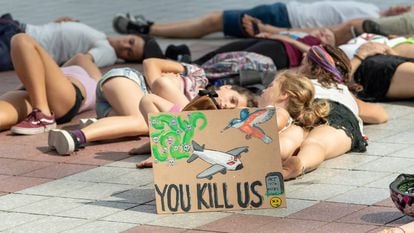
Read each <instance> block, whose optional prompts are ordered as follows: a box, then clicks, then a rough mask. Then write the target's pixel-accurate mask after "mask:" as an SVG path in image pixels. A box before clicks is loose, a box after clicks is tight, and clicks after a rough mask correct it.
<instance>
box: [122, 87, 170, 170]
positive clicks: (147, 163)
mask: <svg viewBox="0 0 414 233" xmlns="http://www.w3.org/2000/svg"><path fill="white" fill-rule="evenodd" d="M172 107H173V103H171V102H170V101H168V100H165V99H163V98H161V97H159V96H156V95H152V94H151V95H147V96H145V97H144V98H143V99H142V100H141V103H140V109H141V112H142V113H143V115H144V116H147V115H148V113H156V112H167V111H169V110H170V109H171V108H172ZM147 122H148V119H147ZM143 153H145V154H147V153H151V147H150V142H148V143H145V144H143V145H140V146H139V147H136V148H133V149H132V150H130V151H129V154H143ZM148 167H152V157H149V158H147V159H146V160H144V161H141V162H139V163H137V168H148Z"/></svg>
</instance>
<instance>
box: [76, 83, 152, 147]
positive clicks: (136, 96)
mask: <svg viewBox="0 0 414 233" xmlns="http://www.w3.org/2000/svg"><path fill="white" fill-rule="evenodd" d="M102 89H103V92H104V95H105V97H106V98H107V100H108V102H109V103H110V104H111V106H112V108H113V109H112V112H111V113H110V115H111V116H110V117H106V118H102V119H99V120H98V121H97V122H95V123H93V124H91V125H89V126H87V127H85V128H83V129H82V132H83V133H84V134H85V138H86V141H88V142H91V141H98V140H108V139H116V138H122V137H127V136H138V135H145V134H148V126H147V124H146V122H145V120H144V117H143V116H142V114H141V112H140V111H139V102H140V101H141V98H142V97H143V96H144V94H143V93H142V90H141V88H140V87H139V86H138V85H137V84H136V83H135V82H134V81H132V80H130V79H127V78H124V77H115V78H111V79H109V80H108V81H106V82H105V83H104V84H103V86H102Z"/></svg>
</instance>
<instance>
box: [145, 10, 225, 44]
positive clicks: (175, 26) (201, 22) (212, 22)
mask: <svg viewBox="0 0 414 233" xmlns="http://www.w3.org/2000/svg"><path fill="white" fill-rule="evenodd" d="M222 30H223V12H222V11H217V12H212V13H210V14H208V15H206V16H203V17H200V18H196V19H188V20H184V21H180V22H174V23H154V24H153V25H152V26H151V27H150V31H149V34H150V35H153V36H162V37H170V38H200V37H203V36H205V35H208V34H210V33H214V32H220V31H222Z"/></svg>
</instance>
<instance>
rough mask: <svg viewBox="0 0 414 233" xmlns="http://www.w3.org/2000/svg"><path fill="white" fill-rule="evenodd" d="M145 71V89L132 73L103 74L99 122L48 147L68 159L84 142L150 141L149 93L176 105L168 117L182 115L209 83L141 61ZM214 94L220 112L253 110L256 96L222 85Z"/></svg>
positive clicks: (190, 68)
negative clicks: (145, 105) (145, 104)
mask: <svg viewBox="0 0 414 233" xmlns="http://www.w3.org/2000/svg"><path fill="white" fill-rule="evenodd" d="M144 71H145V74H146V78H147V82H148V84H149V85H148V87H147V85H146V82H145V80H144V76H143V75H142V74H141V73H140V72H138V71H136V70H134V69H131V68H118V69H112V70H110V71H109V72H107V73H106V74H105V75H104V76H103V77H102V79H101V80H100V81H99V83H98V86H97V91H96V99H97V104H96V113H97V117H98V118H99V119H98V120H97V121H96V122H94V123H92V124H90V125H88V126H86V127H85V128H83V129H81V130H80V129H79V130H73V131H65V130H53V131H51V132H50V133H49V139H48V143H49V146H50V147H51V148H52V149H56V151H57V152H58V154H70V153H72V152H74V151H77V150H79V149H80V148H83V147H84V146H85V145H86V143H88V142H94V141H101V140H110V139H117V138H122V137H128V136H140V135H148V125H147V124H146V122H145V120H144V116H143V114H142V112H141V110H140V109H139V103H140V101H141V99H142V98H143V97H144V96H145V95H147V94H148V92H149V91H148V89H149V88H150V89H151V90H152V91H154V93H158V94H160V95H161V96H162V97H163V98H165V99H167V100H169V101H171V102H172V103H173V104H174V105H173V106H171V108H170V109H168V110H169V111H180V110H181V109H182V108H183V107H184V106H185V105H186V104H188V103H189V101H190V100H191V99H192V98H194V97H195V96H196V95H197V93H198V90H202V89H205V88H206V86H207V83H208V81H207V79H206V77H205V76H204V71H203V70H202V69H200V68H199V67H197V66H194V65H188V64H180V63H177V62H174V61H169V60H163V59H150V60H148V61H144ZM216 92H217V94H218V97H217V102H218V103H219V105H220V107H221V108H235V107H246V106H248V107H252V106H256V105H257V104H256V97H255V95H253V94H252V93H251V92H250V91H248V90H247V89H245V88H241V87H237V86H228V85H225V86H221V87H220V88H218V89H217V90H216Z"/></svg>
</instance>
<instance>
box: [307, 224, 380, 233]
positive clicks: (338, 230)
mask: <svg viewBox="0 0 414 233" xmlns="http://www.w3.org/2000/svg"><path fill="white" fill-rule="evenodd" d="M374 229H377V227H375V226H371V225H364V224H349V223H337V222H332V223H328V224H326V225H324V226H322V227H320V228H318V229H317V230H315V231H313V232H319V233H332V232H335V233H354V232H369V231H371V230H374Z"/></svg>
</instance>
